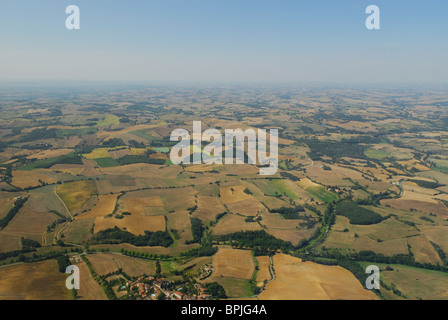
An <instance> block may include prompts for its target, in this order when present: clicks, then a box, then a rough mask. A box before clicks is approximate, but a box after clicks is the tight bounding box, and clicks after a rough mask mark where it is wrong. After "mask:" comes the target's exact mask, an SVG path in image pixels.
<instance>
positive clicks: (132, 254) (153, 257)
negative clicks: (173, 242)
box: [121, 249, 172, 260]
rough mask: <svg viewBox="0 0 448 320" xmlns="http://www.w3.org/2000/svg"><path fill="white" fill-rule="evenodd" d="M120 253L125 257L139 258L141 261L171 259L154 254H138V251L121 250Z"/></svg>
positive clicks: (163, 255)
mask: <svg viewBox="0 0 448 320" xmlns="http://www.w3.org/2000/svg"><path fill="white" fill-rule="evenodd" d="M121 253H122V254H123V255H125V256H129V257H134V258H141V259H149V260H171V259H172V257H171V256H169V255H166V254H155V253H148V252H140V251H132V250H126V249H121Z"/></svg>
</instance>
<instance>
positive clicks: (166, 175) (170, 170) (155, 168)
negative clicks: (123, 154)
mask: <svg viewBox="0 0 448 320" xmlns="http://www.w3.org/2000/svg"><path fill="white" fill-rule="evenodd" d="M101 171H102V172H104V173H105V174H108V175H128V176H131V177H139V178H149V179H151V178H163V179H175V178H176V176H177V174H178V173H179V172H181V171H182V168H181V167H180V166H159V165H155V164H147V163H136V164H129V165H125V166H119V167H111V168H102V169H101Z"/></svg>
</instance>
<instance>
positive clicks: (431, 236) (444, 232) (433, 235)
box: [419, 226, 448, 253]
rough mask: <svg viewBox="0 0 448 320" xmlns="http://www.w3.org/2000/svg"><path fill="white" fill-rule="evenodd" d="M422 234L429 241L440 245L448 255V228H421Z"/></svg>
mask: <svg viewBox="0 0 448 320" xmlns="http://www.w3.org/2000/svg"><path fill="white" fill-rule="evenodd" d="M419 229H420V230H421V232H422V233H423V234H424V235H425V237H426V238H428V240H430V241H432V242H434V243H436V244H437V245H439V246H440V247H441V248H442V250H443V251H444V252H447V253H448V226H434V227H432V226H419Z"/></svg>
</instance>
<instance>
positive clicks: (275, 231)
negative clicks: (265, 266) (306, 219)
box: [260, 212, 314, 245]
mask: <svg viewBox="0 0 448 320" xmlns="http://www.w3.org/2000/svg"><path fill="white" fill-rule="evenodd" d="M262 217H263V220H261V222H260V223H261V224H262V225H264V226H266V227H267V228H268V233H269V234H271V235H273V236H274V237H276V238H278V239H282V240H284V241H289V242H291V243H292V244H293V245H297V244H298V243H299V242H300V240H302V239H304V238H308V237H310V236H311V234H312V233H313V231H314V228H313V229H306V228H301V227H300V226H299V223H300V222H303V220H292V219H291V220H288V219H284V218H283V217H282V216H281V215H279V214H278V213H270V212H266V213H264V214H263V215H262Z"/></svg>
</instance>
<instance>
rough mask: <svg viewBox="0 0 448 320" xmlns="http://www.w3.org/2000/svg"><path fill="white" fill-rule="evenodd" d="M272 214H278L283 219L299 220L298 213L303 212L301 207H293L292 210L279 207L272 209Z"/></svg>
mask: <svg viewBox="0 0 448 320" xmlns="http://www.w3.org/2000/svg"><path fill="white" fill-rule="evenodd" d="M272 212H275V213H279V214H281V215H282V217H283V218H285V219H295V220H297V219H300V214H299V212H305V209H304V208H303V207H302V206H295V207H293V208H287V207H281V208H279V209H273V210H272Z"/></svg>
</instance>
